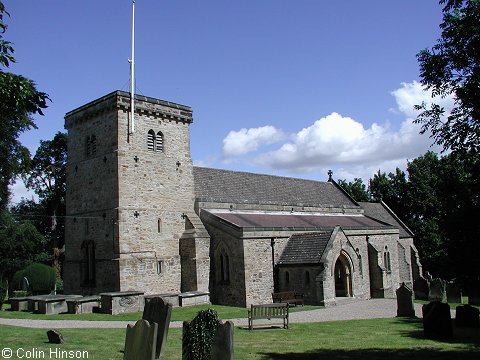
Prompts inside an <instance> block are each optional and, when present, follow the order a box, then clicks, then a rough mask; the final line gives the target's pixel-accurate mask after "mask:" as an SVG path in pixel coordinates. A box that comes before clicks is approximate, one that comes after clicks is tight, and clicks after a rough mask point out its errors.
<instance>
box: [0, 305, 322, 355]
mask: <svg viewBox="0 0 480 360" xmlns="http://www.w3.org/2000/svg"><path fill="white" fill-rule="evenodd" d="M209 308H210V309H214V310H215V311H216V312H217V313H218V317H219V318H220V319H238V318H246V317H247V309H245V308H239V307H232V306H222V305H208V304H206V305H198V306H187V307H175V308H173V311H172V318H171V320H172V321H183V320H192V319H193V318H194V317H195V316H196V315H197V313H198V312H199V311H200V310H204V309H209ZM320 308H321V307H320V306H308V305H307V306H296V307H295V306H294V307H291V308H290V311H293V312H295V311H305V310H314V309H320ZM0 317H1V318H8V319H32V320H88V321H94V320H97V321H103V320H107V321H137V320H138V319H141V318H142V313H141V312H138V313H128V314H119V315H108V314H79V315H75V314H54V315H44V314H33V313H31V312H28V311H10V305H9V304H4V306H3V310H1V311H0ZM0 359H1V358H0Z"/></svg>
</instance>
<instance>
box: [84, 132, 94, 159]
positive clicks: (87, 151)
mask: <svg viewBox="0 0 480 360" xmlns="http://www.w3.org/2000/svg"><path fill="white" fill-rule="evenodd" d="M85 155H87V157H88V156H90V155H92V145H91V143H90V136H87V138H86V139H85Z"/></svg>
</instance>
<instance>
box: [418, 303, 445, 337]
mask: <svg viewBox="0 0 480 360" xmlns="http://www.w3.org/2000/svg"><path fill="white" fill-rule="evenodd" d="M422 315H423V333H424V334H425V337H430V338H442V339H448V338H451V337H452V318H451V316H450V306H449V305H448V304H445V303H442V302H440V301H432V302H430V303H428V304H425V305H423V306H422Z"/></svg>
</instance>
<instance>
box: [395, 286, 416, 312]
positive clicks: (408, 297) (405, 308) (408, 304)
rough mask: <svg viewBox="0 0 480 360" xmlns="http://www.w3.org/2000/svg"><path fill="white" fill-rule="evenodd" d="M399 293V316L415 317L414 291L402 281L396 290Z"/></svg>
mask: <svg viewBox="0 0 480 360" xmlns="http://www.w3.org/2000/svg"><path fill="white" fill-rule="evenodd" d="M396 293H397V316H398V317H415V308H414V307H413V292H412V290H410V288H409V287H408V286H407V285H405V283H402V285H400V287H399V288H398V289H397V291H396Z"/></svg>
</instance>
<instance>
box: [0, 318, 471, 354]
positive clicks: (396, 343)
mask: <svg viewBox="0 0 480 360" xmlns="http://www.w3.org/2000/svg"><path fill="white" fill-rule="evenodd" d="M60 331H61V332H62V334H63V335H64V338H65V344H62V345H51V344H48V343H47V336H46V329H25V328H18V327H11V326H3V327H1V328H0V341H1V343H0V351H1V350H2V349H3V348H5V347H8V348H10V349H12V350H13V356H12V357H11V358H12V359H18V358H22V356H24V357H23V358H26V356H25V351H29V350H30V351H31V350H32V349H34V350H35V351H37V354H41V352H43V353H44V354H45V358H54V357H49V356H50V352H49V351H50V350H49V349H50V348H52V349H54V350H55V349H56V348H59V349H61V350H67V351H86V352H88V358H89V359H101V360H109V359H122V358H123V353H122V350H123V346H124V341H125V330H122V329H62V330H60ZM234 336H235V359H259V360H269V359H271V360H284V359H294V360H295V359H297V360H300V359H302V360H304V359H306V360H313V359H329V360H340V359H342V360H344V359H379V360H395V359H408V360H415V359H445V360H447V359H449V360H450V359H462V360H470V359H472V360H473V359H479V358H480V329H473V330H472V329H471V330H461V331H460V330H459V329H455V338H454V339H453V340H448V341H440V340H429V339H424V338H423V330H422V323H421V320H418V319H413V320H411V319H397V318H394V319H375V320H350V321H336V322H323V323H312V324H295V323H293V324H291V328H290V329H288V330H284V329H260V330H254V331H249V330H247V329H244V328H235V335H234ZM18 349H23V351H22V350H20V353H19V355H20V356H17V355H16V353H17V350H18ZM0 356H1V355H0ZM0 358H1V357H0ZM37 358H39V357H37ZM83 358H85V357H83ZM164 359H173V360H174V359H181V329H170V331H169V335H168V340H167V347H166V349H165V357H164Z"/></svg>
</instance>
